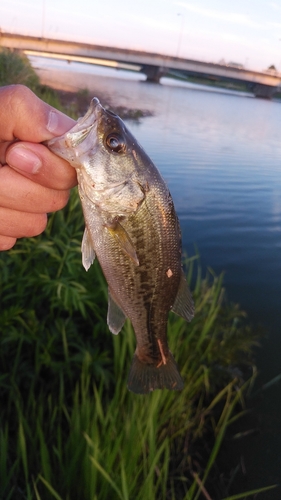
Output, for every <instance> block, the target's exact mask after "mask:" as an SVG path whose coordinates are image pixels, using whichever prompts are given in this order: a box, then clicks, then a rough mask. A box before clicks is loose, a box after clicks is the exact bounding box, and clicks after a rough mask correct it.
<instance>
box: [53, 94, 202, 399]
mask: <svg viewBox="0 0 281 500" xmlns="http://www.w3.org/2000/svg"><path fill="white" fill-rule="evenodd" d="M47 146H48V147H49V148H50V149H51V151H53V152H54V153H55V154H57V155H59V156H61V157H62V158H64V159H66V160H68V161H69V163H70V164H71V165H72V166H73V167H74V168H76V170H77V178H78V187H79V195H80V198H81V203H82V208H83V213H84V219H85V226H86V227H85V232H84V236H83V241H82V261H83V265H84V267H85V269H86V270H88V269H89V267H90V265H91V264H92V262H93V260H94V258H95V256H97V258H98V260H99V263H100V265H101V268H102V270H103V273H104V276H105V278H106V280H107V283H108V314H107V322H108V326H109V329H110V330H111V331H112V333H114V334H118V333H119V331H120V330H121V328H122V327H123V324H124V321H125V319H126V317H128V318H129V319H130V320H131V323H132V325H133V328H134V332H135V336H136V342H137V346H136V351H135V354H134V358H133V361H132V365H131V368H130V373H129V378H128V388H129V389H130V390H132V391H134V392H136V393H140V394H145V393H148V392H150V391H152V390H154V389H163V388H168V389H171V390H180V389H182V387H183V381H182V378H181V376H180V373H179V370H178V367H177V365H176V362H175V360H174V358H173V356H172V354H171V352H170V351H169V347H168V342H167V323H168V314H169V311H170V310H173V311H174V312H176V313H177V314H180V315H181V316H182V317H184V318H185V319H186V320H188V321H190V320H191V319H192V317H193V314H194V305H193V301H192V297H191V294H190V291H189V289H188V286H187V283H186V280H185V277H184V275H183V271H182V265H181V232H180V226H179V221H178V218H177V215H176V212H175V209H174V204H173V200H172V197H171V195H170V193H169V190H168V188H167V186H166V184H165V182H164V181H163V179H162V177H161V175H160V173H159V172H158V170H157V168H156V167H155V165H154V164H153V163H152V161H151V160H150V158H149V157H148V156H147V154H146V153H145V152H144V150H143V149H142V147H141V146H140V145H139V144H138V143H137V141H136V139H135V138H134V137H133V136H132V134H131V133H130V131H129V130H128V129H127V127H126V126H125V124H124V123H123V122H122V120H121V119H120V118H119V117H118V116H117V115H115V114H114V113H112V112H110V111H107V110H105V109H104V108H103V107H102V106H101V105H100V103H99V101H98V100H97V99H96V98H95V99H93V101H92V103H91V106H90V109H89V110H88V112H87V113H86V115H85V117H83V118H81V119H80V120H78V122H77V124H76V125H75V126H74V127H73V129H71V130H70V131H69V132H67V133H66V134H64V135H63V136H61V137H58V138H54V139H52V140H50V141H48V142H47Z"/></svg>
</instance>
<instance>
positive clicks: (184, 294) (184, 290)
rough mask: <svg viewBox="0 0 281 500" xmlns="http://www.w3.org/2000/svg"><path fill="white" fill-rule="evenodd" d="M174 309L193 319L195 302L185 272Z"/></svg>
mask: <svg viewBox="0 0 281 500" xmlns="http://www.w3.org/2000/svg"><path fill="white" fill-rule="evenodd" d="M172 311H173V312H174V313H176V314H178V315H179V316H181V317H182V318H184V319H186V320H187V321H191V320H192V318H193V316H194V303H193V299H192V295H191V292H190V290H189V288H188V284H187V281H186V279H185V276H184V273H183V272H182V276H181V280H180V286H179V289H178V293H177V296H176V300H175V302H174V305H173V307H172Z"/></svg>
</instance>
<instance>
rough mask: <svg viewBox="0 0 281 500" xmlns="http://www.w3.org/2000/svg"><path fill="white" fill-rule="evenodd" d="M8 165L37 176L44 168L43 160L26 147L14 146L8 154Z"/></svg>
mask: <svg viewBox="0 0 281 500" xmlns="http://www.w3.org/2000/svg"><path fill="white" fill-rule="evenodd" d="M6 161H7V163H8V164H9V165H10V166H11V167H13V168H16V169H17V170H22V171H23V172H26V173H29V174H36V172H38V170H39V169H40V167H41V166H42V162H41V159H40V158H39V157H38V156H37V155H36V154H35V153H33V151H31V150H30V149H28V148H26V147H25V146H21V145H19V146H14V147H13V148H11V149H10V150H9V151H8V152H7V156H6Z"/></svg>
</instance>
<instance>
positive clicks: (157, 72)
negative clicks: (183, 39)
mask: <svg viewBox="0 0 281 500" xmlns="http://www.w3.org/2000/svg"><path fill="white" fill-rule="evenodd" d="M141 71H142V73H144V74H145V75H146V80H147V82H153V83H159V81H160V78H161V76H164V75H166V74H167V73H168V69H167V68H163V67H161V66H152V65H150V64H144V65H143V66H142V69H141Z"/></svg>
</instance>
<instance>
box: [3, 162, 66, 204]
mask: <svg viewBox="0 0 281 500" xmlns="http://www.w3.org/2000/svg"><path fill="white" fill-rule="evenodd" d="M68 198H69V191H68V190H60V191H59V190H56V189H49V188H47V187H45V186H41V185H40V184H38V183H36V182H32V181H31V180H30V179H27V178H26V177H23V176H22V175H21V174H19V173H18V172H16V171H15V170H13V169H12V168H10V167H9V166H4V167H2V168H0V199H1V206H2V207H4V208H10V209H12V210H14V209H16V210H18V211H19V212H28V213H48V212H54V211H56V210H60V209H61V208H63V207H64V206H65V205H66V204H67V202H68Z"/></svg>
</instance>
